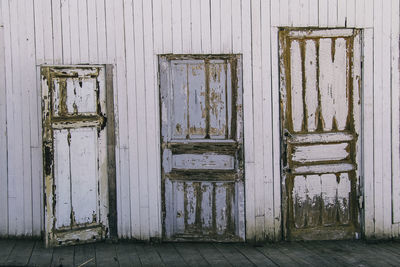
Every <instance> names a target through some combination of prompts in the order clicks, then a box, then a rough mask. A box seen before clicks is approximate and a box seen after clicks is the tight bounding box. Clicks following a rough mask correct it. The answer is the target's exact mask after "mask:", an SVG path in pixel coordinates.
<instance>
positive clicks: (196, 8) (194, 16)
mask: <svg viewBox="0 0 400 267" xmlns="http://www.w3.org/2000/svg"><path fill="white" fill-rule="evenodd" d="M190 14H191V25H192V31H191V33H192V36H191V38H192V41H191V43H192V50H191V51H192V53H193V54H201V42H202V40H201V0H190Z"/></svg>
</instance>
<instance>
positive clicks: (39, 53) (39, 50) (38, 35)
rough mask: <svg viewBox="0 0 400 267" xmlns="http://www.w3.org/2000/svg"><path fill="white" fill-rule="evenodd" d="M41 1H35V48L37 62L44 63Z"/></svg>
mask: <svg viewBox="0 0 400 267" xmlns="http://www.w3.org/2000/svg"><path fill="white" fill-rule="evenodd" d="M42 12H43V10H42V8H41V2H38V1H35V2H34V16H35V43H36V44H35V50H36V61H37V64H39V65H40V64H43V63H44V44H43V15H42Z"/></svg>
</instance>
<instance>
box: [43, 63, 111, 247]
mask: <svg viewBox="0 0 400 267" xmlns="http://www.w3.org/2000/svg"><path fill="white" fill-rule="evenodd" d="M41 72H42V109H43V157H44V160H43V162H44V178H45V197H46V199H45V219H46V222H45V230H46V244H47V245H51V246H53V245H55V246H56V245H64V244H76V243H82V242H93V241H96V240H101V239H104V238H105V237H106V236H107V234H108V218H107V214H108V204H109V203H108V181H107V143H106V141H107V140H106V130H105V127H106V117H105V114H106V102H105V69H104V67H99V66H79V67H54V66H53V67H42V69H41Z"/></svg>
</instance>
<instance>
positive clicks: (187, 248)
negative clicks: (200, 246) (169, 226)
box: [174, 243, 208, 266]
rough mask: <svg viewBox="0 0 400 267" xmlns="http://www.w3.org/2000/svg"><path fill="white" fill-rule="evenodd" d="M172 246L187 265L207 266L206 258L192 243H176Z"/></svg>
mask: <svg viewBox="0 0 400 267" xmlns="http://www.w3.org/2000/svg"><path fill="white" fill-rule="evenodd" d="M174 247H175V249H176V250H177V251H178V252H179V255H181V256H182V258H183V259H184V261H185V262H186V264H187V265H197V266H208V263H207V262H206V260H205V259H204V258H203V256H202V255H201V254H200V253H199V251H198V250H197V249H196V248H195V246H193V245H192V244H189V243H188V244H183V243H177V244H174Z"/></svg>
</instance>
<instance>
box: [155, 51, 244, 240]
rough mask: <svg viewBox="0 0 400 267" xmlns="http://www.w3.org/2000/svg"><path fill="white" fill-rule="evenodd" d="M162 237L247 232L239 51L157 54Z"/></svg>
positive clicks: (224, 236) (240, 236)
mask: <svg viewBox="0 0 400 267" xmlns="http://www.w3.org/2000/svg"><path fill="white" fill-rule="evenodd" d="M159 59H160V60H159V64H160V65H159V69H160V91H161V92H160V93H161V118H162V119H161V135H162V140H161V146H162V147H161V153H162V192H163V193H162V200H163V238H164V240H198V241H199V240H205V241H239V240H244V231H245V226H244V177H243V149H242V148H243V134H242V133H243V129H242V128H243V124H242V80H241V77H242V74H241V60H240V56H238V55H223V56H215V57H206V56H175V55H170V56H160V58H159Z"/></svg>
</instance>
